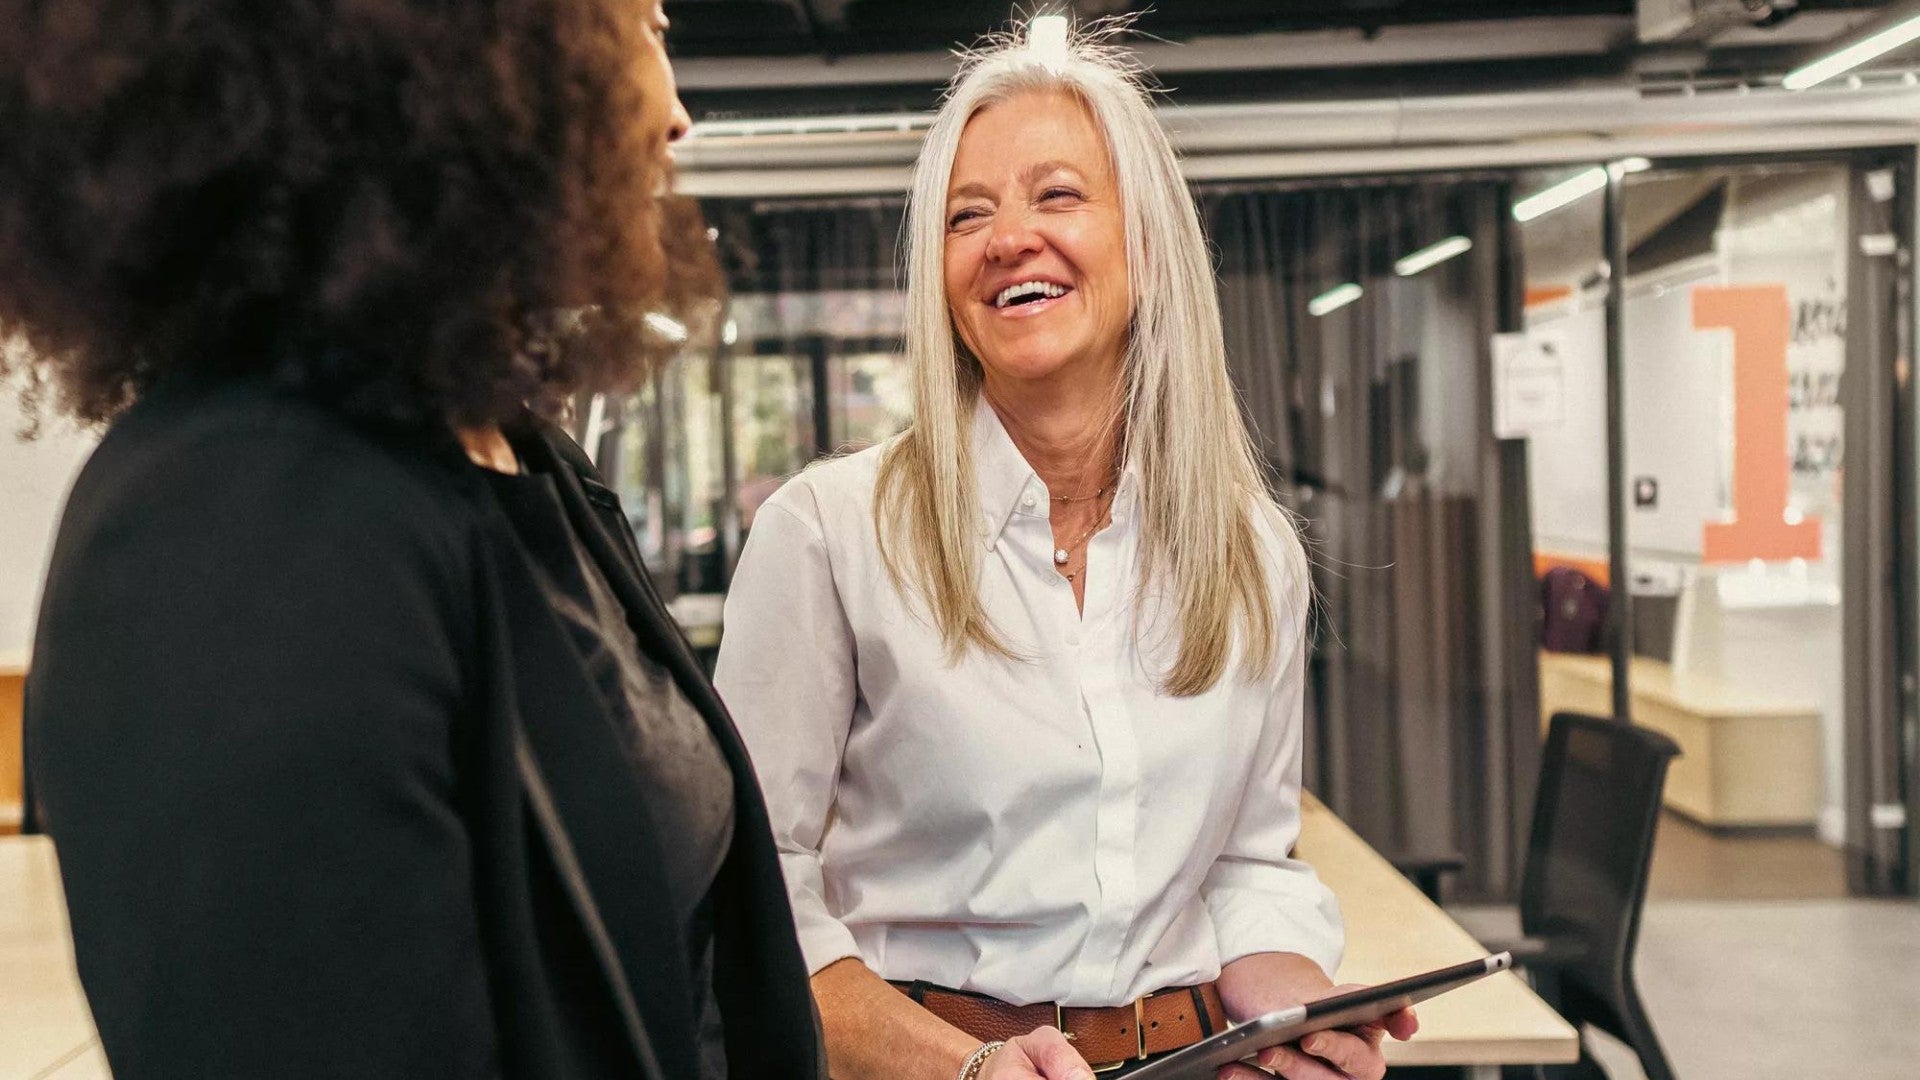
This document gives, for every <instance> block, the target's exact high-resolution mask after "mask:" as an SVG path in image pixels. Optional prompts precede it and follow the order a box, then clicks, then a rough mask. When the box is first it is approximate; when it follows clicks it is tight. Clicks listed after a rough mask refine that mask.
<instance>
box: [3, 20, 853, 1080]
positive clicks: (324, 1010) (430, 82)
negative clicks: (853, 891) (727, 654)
mask: <svg viewBox="0 0 1920 1080" xmlns="http://www.w3.org/2000/svg"><path fill="white" fill-rule="evenodd" d="M0 26H4V27H6V30H5V31H4V33H0V132H4V134H0V334H4V335H7V336H9V337H14V338H16V339H19V340H22V341H24V344H25V345H26V352H27V354H28V355H30V356H31V357H32V358H33V359H31V360H29V361H27V365H26V366H27V370H26V371H24V372H19V371H16V372H13V373H12V375H13V376H14V377H15V378H25V379H26V380H28V381H29V382H30V383H31V384H32V385H34V386H35V387H37V388H38V389H39V391H41V392H43V393H44V394H46V395H50V397H51V400H53V401H55V402H57V403H58V404H59V405H60V406H61V407H62V408H64V409H65V410H66V411H68V412H70V413H72V414H74V415H76V416H78V417H80V418H83V419H86V420H90V421H95V422H100V423H103V424H106V425H108V430H107V431H106V434H105V436H104V438H103V440H102V442H101V444H100V447H99V449H98V451H97V452H96V453H95V454H94V456H93V458H92V460H91V461H90V462H89V464H88V465H87V467H86V469H85V470H84V472H83V474H82V475H81V477H80V479H79V481H78V482H77V484H76V485H75V487H74V489H73V493H72V495H71V497H70V500H69V502H68V506H67V510H66V513H65V516H64V519H63V521H62V523H61V526H60V532H59V537H58V540H57V543H56V547H55V552H54V557H53V562H52V567H51V570H50V572H49V576H48V581H47V587H46V591H45V596H44V600H43V607H42V611H41V617H40V623H39V628H38V631H37V634H36V643H35V654H34V659H33V666H32V671H31V674H30V676H29V680H28V686H27V752H28V768H29V773H30V779H31V782H32V785H33V786H32V796H31V798H30V800H29V801H30V804H31V805H30V808H29V812H30V814H31V815H32V816H33V817H34V818H36V819H37V822H38V825H39V827H41V828H44V829H45V831H47V832H48V833H49V834H51V836H52V837H53V839H54V841H55V843H56V845H57V850H58V852H59V856H60V863H61V869H62V874H63V877H64V879H65V883H66V888H67V898H68V904H69V907H70V911H71V915H72V923H73V932H74V941H75V947H76V953H77V959H78V964H79V968H80V975H81V980H82V982H83V983H84V985H85V987H86V990H87V994H88V998H89V1000H90V1002H91V1004H92V1007H93V1012H94V1017H95V1020H96V1021H97V1023H98V1026H99V1029H100V1035H101V1039H102V1042H103V1044H104V1047H105V1050H106V1053H107V1057H108V1060H109V1062H110V1063H111V1065H112V1067H113V1069H114V1071H115V1073H116V1074H117V1075H119V1076H121V1077H123V1078H143V1080H144V1078H154V1077H193V1078H196V1080H210V1078H227V1077H233V1078H239V1077H247V1078H257V1077H274V1078H298V1077H322V1076H326V1077H335V1076H351V1077H356V1078H395V1080H398V1078H408V1080H417V1078H423V1077H447V1078H455V1077H458V1078H465V1077H474V1078H485V1077H502V1076H504V1077H529V1078H539V1080H565V1078H575V1077H578V1078H589V1077H648V1078H673V1080H680V1078H690V1077H699V1078H702V1080H711V1078H717V1077H722V1076H729V1075H730V1076H734V1077H796V1078H813V1077H818V1076H821V1075H823V1072H824V1070H822V1068H821V1065H820V1062H821V1058H820V1045H819V1036H818V1028H817V1024H816V1022H815V1019H814V1016H813V1013H812V1006H811V1002H810V999H809V996H808V993H807V984H806V972H805V970H804V968H803V967H802V964H801V960H800V956H799V953H798V950H797V947H796V945H795V942H794V933H793V922H792V916H791V914H790V912H789V909H788V906H787V900H786V893H785V890H784V889H783V887H782V884H781V880H780V871H779V868H778V865H777V863H776V860H775V855H774V851H773V847H772V844H771V841H770V838H769V833H768V827H767V820H766V812H765V810H764V808H763V806H762V803H761V801H760V797H759V793H758V788H757V785H756V784H755V782H754V779H753V775H752V772H751V770H750V769H749V766H748V764H747V760H746V757H745V755H744V753H743V751H742V749H741V746H740V742H739V739H738V737H737V735H736V734H735V732H734V730H733V728H732V726H731V724H730V722H729V721H728V719H727V717H726V714H725V712H724V710H723V709H722V708H721V706H720V703H719V701H718V699H717V698H716V697H715V696H714V695H713V693H712V690H711V688H710V687H709V686H708V685H707V683H706V682H705V680H704V679H703V678H702V676H701V673H700V671H699V669H698V667H697V666H696V664H695V662H694V660H693V658H692V656H691V655H690V653H689V652H688V650H687V649H686V647H685V645H684V643H683V641H682V639H681V638H680V637H679V636H678V634H677V632H676V631H675V629H674V628H673V624H672V623H671V622H670V621H669V619H668V616H667V615H666V613H665V611H664V610H663V608H662V606H661V604H660V602H659V599H658V597H657V596H656V595H655V594H654V593H653V592H652V590H651V588H650V586H649V584H648V582H647V578H646V574H645V572H644V569H643V567H642V566H641V564H640V561H639V558H638V555H637V552H636V550H635V548H634V545H633V542H632V537H631V534H630V533H629V531H628V528H627V522H626V520H625V516H624V514H623V513H622V512H621V510H620V508H619V504H618V501H617V500H616V499H615V498H614V496H613V494H612V493H611V492H610V491H608V490H607V489H606V488H605V487H604V486H603V485H602V484H601V483H600V482H599V481H598V480H597V479H596V477H595V475H594V471H593V469H592V466H591V465H590V464H589V463H588V461H587V459H586V457H585V455H583V454H582V453H581V452H580V451H579V449H578V448H577V447H575V446H574V445H573V444H572V443H571V442H569V441H568V439H567V438H566V436H565V435H564V434H563V433H561V431H560V430H559V429H558V428H557V427H556V426H554V424H553V423H551V422H550V419H549V418H551V417H553V416H554V415H556V414H557V413H558V412H559V410H560V409H561V407H562V405H563V403H564V402H565V401H566V400H568V399H569V397H570V395H573V394H575V393H577V392H581V391H617V390H620V389H622V388H623V387H628V386H631V385H633V384H634V383H636V382H637V381H638V380H640V379H641V378H642V377H644V375H645V371H644V370H643V368H644V365H643V363H642V361H641V360H640V359H639V357H641V356H642V355H643V352H644V350H643V348H642V343H641V340H640V334H641V327H642V326H643V322H644V320H643V316H644V314H645V313H646V312H647V311H649V310H656V309H658V308H659V307H660V306H661V305H663V304H668V303H670V302H671V301H672V299H673V294H674V291H675V288H676V283H675V277H676V275H675V274H674V273H673V272H672V270H671V268H670V267H669V266H668V265H667V259H666V258H665V256H664V255H663V251H662V247H661V243H660V220H661V210H660V197H661V195H662V193H663V192H664V190H665V187H666V177H667V170H668V153H667V147H668V144H669V143H670V142H672V141H673V140H674V139H675V138H676V137H678V136H679V135H680V134H681V133H683V132H684V131H685V129H686V127H687V123H688V122H687V118H686V114H685V112H684V110H683V109H682V108H681V107H680V104H679V101H678V98H677V96H676V94H675V90H674V85H673V77H672V72H671V70H670V68H669V66H668V63H667V57H666V53H665V46H664V42H663V37H662V35H663V34H664V32H665V30H666V20H665V18H664V17H663V15H662V14H661V11H660V8H659V5H658V3H657V2H654V0H648V2H636V0H493V2H481V0H474V2H471V3H460V4H454V3H440V2H433V0H285V2H281V3H274V4H261V3H257V2H254V0H166V2H162V0H146V2H139V3H136V2H133V0H58V2H55V0H0ZM0 355H4V354H3V353H0ZM0 374H6V373H4V372H0Z"/></svg>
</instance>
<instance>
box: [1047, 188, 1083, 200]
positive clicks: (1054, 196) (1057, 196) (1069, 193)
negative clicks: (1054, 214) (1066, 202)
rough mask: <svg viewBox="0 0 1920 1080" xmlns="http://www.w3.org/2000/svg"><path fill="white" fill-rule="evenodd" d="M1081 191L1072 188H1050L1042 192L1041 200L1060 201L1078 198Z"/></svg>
mask: <svg viewBox="0 0 1920 1080" xmlns="http://www.w3.org/2000/svg"><path fill="white" fill-rule="evenodd" d="M1079 197H1080V193H1079V192H1077V191H1075V190H1073V189H1072V188H1063V187H1057V188H1048V189H1047V190H1045V191H1043V192H1041V193H1040V201H1041V202H1058V201H1059V200H1061V199H1078V198H1079Z"/></svg>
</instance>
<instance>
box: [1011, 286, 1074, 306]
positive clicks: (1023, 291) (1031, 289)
mask: <svg viewBox="0 0 1920 1080" xmlns="http://www.w3.org/2000/svg"><path fill="white" fill-rule="evenodd" d="M1072 291H1073V287H1072V286H1070V285H1060V284H1056V283H1054V282H1051V281H1023V282H1020V283H1019V284H1016V285H1009V286H1007V287H1006V288H1004V289H1001V290H1000V292H999V295H997V296H995V297H994V298H993V306H994V307H995V308H996V309H998V310H1001V311H1006V310H1009V309H1018V308H1028V307H1045V306H1047V303H1048V302H1049V301H1052V300H1058V299H1060V298H1061V297H1063V296H1065V295H1067V294H1068V293H1070V292H1072Z"/></svg>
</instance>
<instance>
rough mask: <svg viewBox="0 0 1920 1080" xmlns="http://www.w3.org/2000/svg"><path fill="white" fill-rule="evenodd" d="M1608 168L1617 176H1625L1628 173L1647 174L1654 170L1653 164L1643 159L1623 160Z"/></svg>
mask: <svg viewBox="0 0 1920 1080" xmlns="http://www.w3.org/2000/svg"><path fill="white" fill-rule="evenodd" d="M1607 168H1608V169H1610V170H1612V171H1613V175H1615V176H1625V175H1627V174H1628V173H1637V172H1646V171H1647V170H1648V169H1651V168H1653V162H1651V161H1648V160H1647V159H1646V158H1643V157H1629V158H1621V159H1620V160H1619V161H1616V162H1614V163H1613V164H1611V165H1609V166H1607Z"/></svg>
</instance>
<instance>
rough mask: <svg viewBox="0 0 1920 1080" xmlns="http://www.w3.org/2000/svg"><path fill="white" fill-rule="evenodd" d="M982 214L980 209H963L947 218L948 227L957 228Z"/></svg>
mask: <svg viewBox="0 0 1920 1080" xmlns="http://www.w3.org/2000/svg"><path fill="white" fill-rule="evenodd" d="M980 216H981V212H980V211H979V210H962V211H960V212H959V213H956V214H954V215H953V216H952V217H950V218H948V219H947V228H949V229H957V228H959V227H960V226H962V225H965V224H966V223H967V222H969V221H973V220H975V219H976V218H978V217H980Z"/></svg>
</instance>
